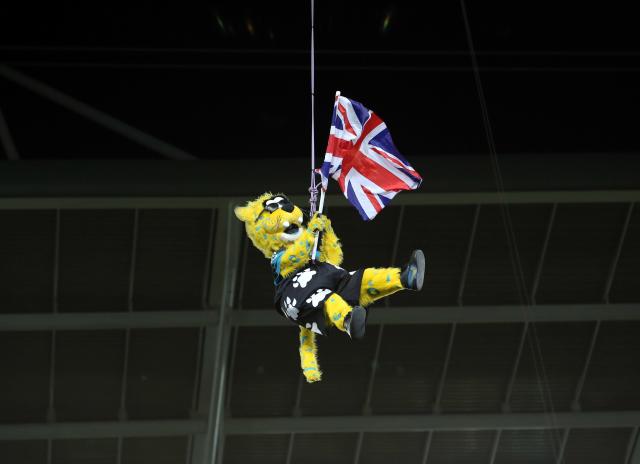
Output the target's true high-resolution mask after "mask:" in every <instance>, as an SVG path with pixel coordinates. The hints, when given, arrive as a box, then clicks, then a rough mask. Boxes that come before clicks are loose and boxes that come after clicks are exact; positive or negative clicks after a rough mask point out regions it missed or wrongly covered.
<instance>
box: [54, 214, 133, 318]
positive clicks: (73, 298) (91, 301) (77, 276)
mask: <svg viewBox="0 0 640 464" xmlns="http://www.w3.org/2000/svg"><path fill="white" fill-rule="evenodd" d="M133 218H134V213H133V211H131V210H99V211H83V210H69V211H62V212H61V213H60V280H59V290H58V295H59V296H58V302H59V306H58V309H59V310H60V311H122V310H126V308H127V300H128V296H129V274H130V268H131V247H132V240H133Z"/></svg>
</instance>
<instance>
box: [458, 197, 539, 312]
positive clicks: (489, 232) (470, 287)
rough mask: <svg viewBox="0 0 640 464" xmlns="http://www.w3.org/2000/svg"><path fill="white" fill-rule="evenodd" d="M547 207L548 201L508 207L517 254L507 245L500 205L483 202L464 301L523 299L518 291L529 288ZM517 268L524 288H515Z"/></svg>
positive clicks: (507, 301)
mask: <svg viewBox="0 0 640 464" xmlns="http://www.w3.org/2000/svg"><path fill="white" fill-rule="evenodd" d="M550 211H551V207H550V206H548V205H512V206H510V207H509V217H510V219H511V222H510V226H511V227H512V229H513V233H514V235H515V239H516V244H515V245H516V247H517V248H516V250H517V255H516V253H515V251H512V250H510V249H509V245H508V242H507V230H506V226H505V222H504V219H503V211H502V209H501V208H500V206H498V205H483V206H482V208H481V210H480V216H479V218H478V227H477V231H476V236H475V240H474V243H473V248H472V253H471V259H470V261H469V270H468V274H467V280H466V285H465V289H464V294H463V301H464V303H465V304H467V305H495V304H513V303H520V302H521V301H522V296H521V294H520V293H519V291H521V292H522V291H530V287H531V282H532V281H533V276H534V275H535V271H536V266H537V265H538V261H539V259H540V252H541V250H542V245H543V242H544V237H545V233H546V229H547V222H548V218H549V215H550ZM518 259H519V263H520V266H519V267H518V266H517V263H518ZM514 269H516V270H515V271H514ZM516 272H517V273H518V274H520V273H522V278H523V279H524V285H526V286H527V288H521V289H520V290H519V289H518V287H517V285H518V280H517V279H518V278H519V276H518V275H517V274H516Z"/></svg>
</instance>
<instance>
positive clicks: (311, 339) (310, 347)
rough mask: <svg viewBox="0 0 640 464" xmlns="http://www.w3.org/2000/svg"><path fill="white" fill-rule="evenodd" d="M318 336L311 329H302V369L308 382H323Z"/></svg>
mask: <svg viewBox="0 0 640 464" xmlns="http://www.w3.org/2000/svg"><path fill="white" fill-rule="evenodd" d="M317 351H318V348H317V345H316V334H315V333H313V332H312V331H311V330H309V329H305V328H304V327H300V367H302V373H303V374H304V377H305V379H307V382H309V383H313V382H318V381H320V380H322V372H321V371H320V366H318V356H317Z"/></svg>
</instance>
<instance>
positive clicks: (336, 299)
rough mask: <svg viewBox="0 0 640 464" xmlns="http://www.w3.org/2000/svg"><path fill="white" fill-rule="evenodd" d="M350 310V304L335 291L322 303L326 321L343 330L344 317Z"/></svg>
mask: <svg viewBox="0 0 640 464" xmlns="http://www.w3.org/2000/svg"><path fill="white" fill-rule="evenodd" d="M350 312H351V306H349V304H348V303H347V302H346V301H344V300H343V299H342V297H341V296H340V295H338V294H337V293H334V294H332V295H331V296H330V297H329V299H327V300H326V301H325V303H324V313H325V316H326V318H327V320H328V322H329V323H330V324H332V325H334V326H335V327H337V328H338V329H339V330H341V331H343V332H344V331H345V327H344V318H345V316H346V315H347V314H349V313H350Z"/></svg>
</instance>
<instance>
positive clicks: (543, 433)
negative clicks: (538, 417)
mask: <svg viewBox="0 0 640 464" xmlns="http://www.w3.org/2000/svg"><path fill="white" fill-rule="evenodd" d="M563 433H564V432H563V431H562V430H504V431H503V432H502V434H501V435H500V442H499V444H498V452H497V454H496V460H495V464H555V462H556V457H557V453H558V450H559V449H560V441H561V440H562V434H563Z"/></svg>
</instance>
